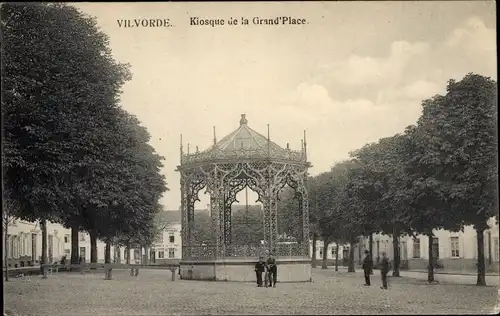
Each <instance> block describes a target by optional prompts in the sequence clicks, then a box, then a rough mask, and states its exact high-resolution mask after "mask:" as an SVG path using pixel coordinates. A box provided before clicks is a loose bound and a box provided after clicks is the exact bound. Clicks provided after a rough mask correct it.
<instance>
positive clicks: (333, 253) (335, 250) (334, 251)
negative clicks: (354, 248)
mask: <svg viewBox="0 0 500 316" xmlns="http://www.w3.org/2000/svg"><path fill="white" fill-rule="evenodd" d="M336 254H337V248H334V247H332V257H335V255H336Z"/></svg>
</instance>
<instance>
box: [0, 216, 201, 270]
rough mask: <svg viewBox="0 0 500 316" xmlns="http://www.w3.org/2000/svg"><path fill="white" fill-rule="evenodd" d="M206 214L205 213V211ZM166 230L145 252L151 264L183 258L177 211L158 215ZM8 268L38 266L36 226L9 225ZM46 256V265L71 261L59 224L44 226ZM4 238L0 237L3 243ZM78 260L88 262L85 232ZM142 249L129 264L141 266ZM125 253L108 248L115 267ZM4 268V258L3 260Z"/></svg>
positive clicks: (100, 245)
mask: <svg viewBox="0 0 500 316" xmlns="http://www.w3.org/2000/svg"><path fill="white" fill-rule="evenodd" d="M205 211H206V210H205ZM159 216H160V219H161V222H163V223H165V229H164V230H163V233H162V234H161V236H160V237H159V238H158V240H157V241H156V242H155V243H154V244H153V246H152V247H151V248H150V249H148V258H149V261H150V263H152V264H161V263H167V262H168V261H169V260H180V259H181V256H182V242H181V240H182V239H181V222H180V211H178V210H176V211H163V212H161V213H160V214H159ZM7 233H8V235H7V239H8V246H7V251H8V260H7V263H8V265H9V267H11V268H15V267H24V266H35V265H39V264H40V260H41V256H42V231H41V229H40V224H39V223H32V222H26V221H21V220H15V221H11V223H10V224H9V227H8V231H7ZM47 237H48V238H47V253H48V261H49V263H54V262H59V261H60V260H61V259H62V257H63V256H66V257H67V258H68V259H69V258H70V257H71V230H70V229H67V228H64V227H63V226H62V225H60V224H56V223H50V222H48V223H47ZM4 238H5V234H2V239H3V240H2V242H4ZM4 245H5V244H4V243H2V246H4ZM78 248H79V249H78V250H79V256H80V257H81V258H82V260H83V261H84V262H90V248H91V246H90V235H89V234H88V233H86V232H79V234H78ZM104 251H105V243H104V242H102V241H100V240H98V241H97V262H99V263H104V256H105V254H104ZM145 255H146V253H145V249H131V251H130V257H129V258H130V263H131V264H139V263H141V262H144V261H143V260H144V257H145ZM126 256H127V251H126V249H125V248H124V247H114V246H111V257H112V260H113V262H115V263H125V262H126ZM2 263H3V265H5V258H4V257H3V258H2Z"/></svg>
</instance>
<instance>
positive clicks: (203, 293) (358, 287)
mask: <svg viewBox="0 0 500 316" xmlns="http://www.w3.org/2000/svg"><path fill="white" fill-rule="evenodd" d="M409 274H411V273H409ZM403 275H405V273H404V272H403ZM170 277H171V274H170V271H162V270H141V273H140V276H139V277H137V278H136V277H131V276H130V275H129V272H128V271H126V270H116V271H113V278H114V279H113V280H110V281H107V280H104V279H103V273H96V274H93V273H88V274H86V275H85V276H82V275H81V274H78V273H59V274H58V275H53V276H49V279H46V280H42V279H41V277H40V276H35V277H33V278H32V279H31V280H23V279H12V281H11V282H8V283H4V285H5V290H4V293H5V294H4V295H5V306H6V309H7V312H8V313H9V314H11V315H23V316H27V315H32V316H43V315H50V316H53V315H61V316H64V315H79V316H83V315H89V316H90V315H92V316H94V315H179V314H189V315H193V314H198V315H210V314H212V315H216V314H251V315H253V314H284V315H290V314H423V313H426V314H477V313H483V314H484V313H489V312H490V311H492V310H493V306H494V305H495V304H496V303H497V301H498V291H497V290H498V289H497V287H496V286H488V287H476V286H475V285H473V283H474V277H472V278H469V279H466V278H463V277H462V278H461V279H457V280H454V278H453V277H449V276H448V277H442V275H438V276H437V278H438V279H440V280H441V283H440V284H433V285H429V284H427V283H426V282H425V281H424V280H425V274H414V275H413V276H412V277H411V278H409V277H404V276H403V277H401V278H390V279H389V290H387V291H383V290H381V289H380V278H379V275H378V271H375V275H374V276H373V279H372V286H371V287H364V286H363V285H362V283H363V277H362V275H361V273H360V272H357V273H355V274H351V273H350V274H348V273H346V272H344V271H341V272H334V271H333V270H332V269H328V270H321V269H313V278H314V282H313V283H295V284H278V287H277V288H267V289H266V288H257V287H256V286H255V285H254V284H252V283H230V282H228V283H215V282H200V281H182V280H177V281H175V282H172V281H171V280H170ZM489 281H491V280H489ZM497 281H498V277H497ZM457 283H462V284H457ZM467 283H469V284H467ZM496 284H498V282H497V283H496Z"/></svg>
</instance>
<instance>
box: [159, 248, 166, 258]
mask: <svg viewBox="0 0 500 316" xmlns="http://www.w3.org/2000/svg"><path fill="white" fill-rule="evenodd" d="M163 258H165V251H163V250H160V251H158V259H163Z"/></svg>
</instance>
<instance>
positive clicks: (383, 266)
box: [380, 258, 390, 273]
mask: <svg viewBox="0 0 500 316" xmlns="http://www.w3.org/2000/svg"><path fill="white" fill-rule="evenodd" d="M389 265H390V264H389V260H388V259H387V258H382V261H381V262H380V272H382V273H387V272H389Z"/></svg>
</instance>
